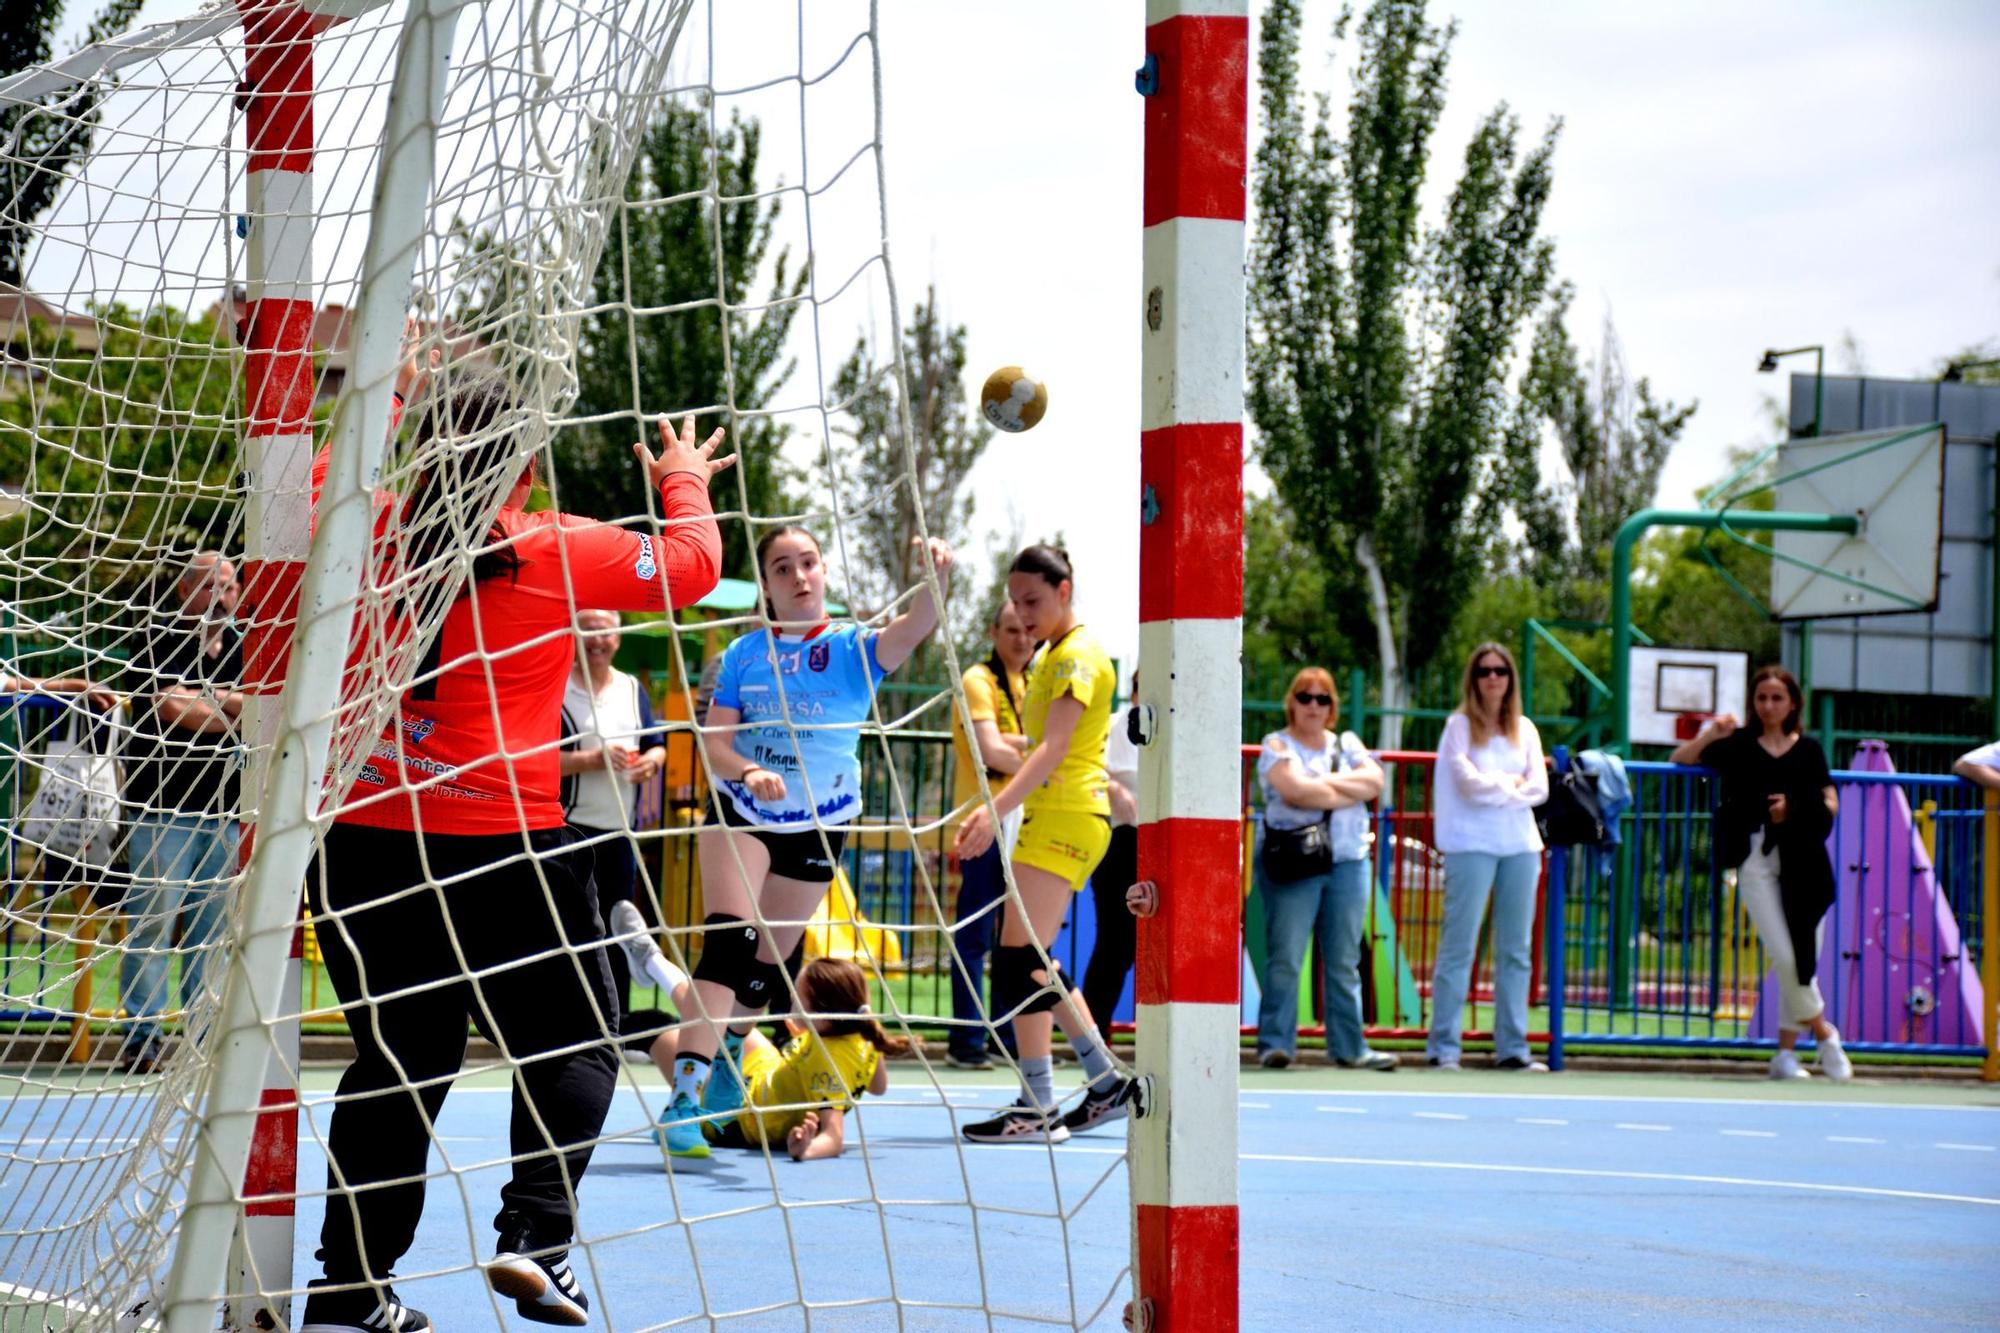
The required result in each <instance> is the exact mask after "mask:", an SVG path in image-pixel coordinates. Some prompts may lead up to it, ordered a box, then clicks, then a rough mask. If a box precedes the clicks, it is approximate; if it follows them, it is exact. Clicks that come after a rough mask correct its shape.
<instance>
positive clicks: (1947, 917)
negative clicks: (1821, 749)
mask: <svg viewBox="0 0 2000 1333" xmlns="http://www.w3.org/2000/svg"><path fill="white" fill-rule="evenodd" d="M1895 772H1896V766H1895V764H1894V762H1893V761H1891V759H1890V758H1889V748H1888V746H1886V745H1884V744H1883V743H1882V742H1881V741H1863V742H1862V743H1861V744H1860V746H1859V747H1858V748H1857V749H1856V751H1855V754H1854V761H1853V763H1852V764H1851V765H1850V771H1849V772H1847V773H1842V774H1840V775H1838V776H1837V778H1836V781H1837V782H1838V783H1839V787H1840V814H1839V816H1838V817H1837V819H1836V820H1835V823H1834V829H1833V833H1832V835H1831V836H1830V837H1828V839H1827V853H1828V855H1830V856H1831V857H1832V858H1833V866H1834V874H1835V877H1836V880H1837V883H1838V889H1837V897H1836V898H1835V901H1834V907H1833V910H1832V911H1830V912H1829V913H1828V914H1827V919H1826V922H1825V924H1824V925H1823V926H1822V927H1821V929H1820V951H1819V964H1818V972H1817V976H1818V979H1819V983H1820V989H1821V991H1822V992H1823V993H1824V994H1825V996H1826V1002H1827V1010H1828V1016H1829V1017H1830V1018H1831V1019H1832V1020H1833V1022H1834V1025H1835V1026H1836V1027H1838V1028H1839V1029H1840V1031H1841V1034H1842V1035H1843V1037H1845V1038H1846V1039H1847V1040H1849V1041H1853V1042H1860V1043H1870V1044H1875V1043H1882V1044H1894V1045H1920V1046H1973V1047H1976V1046H1982V1045H1984V1044H1985V1042H1984V1035H1985V1034H1984V1033H1983V1031H1982V1027H1981V1018H1982V1016H1983V1014H1984V1013H1985V1007H1984V1000H1985V991H1984V989H1983V988H1982V986H1981V984H1980V978H1979V972H1978V969H1977V968H1976V967H1975V966H1974V965H1973V960H1972V958H1971V955H1970V954H1969V953H1968V952H1967V949H1966V947H1965V946H1966V941H1965V939H1964V936H1963V934H1962V932H1961V930H1960V927H1959V921H1958V917H1957V914H1956V913H1955V912H1954V911H1953V910H1952V903H1951V901H1950V898H1949V896H1948V895H1947V894H1946V893H1945V892H1943V891H1942V889H1941V887H1940V883H1939V876H1938V872H1937V867H1936V866H1934V865H1933V864H1932V858H1931V854H1930V852H1929V850H1928V849H1927V848H1926V847H1925V845H1924V838H1923V835H1922V833H1921V832H1920V831H1919V829H1918V826H1917V821H1916V818H1915V816H1914V814H1913V812H1912V810H1911V807H1910V795H1909V793H1910V788H1909V787H1908V786H1906V785H1905V784H1904V783H1897V782H1891V781H1885V780H1877V781H1868V780H1866V779H1861V780H1856V775H1859V774H1871V775H1873V774H1881V775H1894V774H1895ZM1953 813H1954V812H1937V811H1935V810H1934V811H1933V812H1932V814H1931V820H1932V824H1933V828H1934V829H1936V830H1937V833H1936V834H1935V835H1934V836H1938V837H1940V839H1941V840H1942V841H1943V842H1944V846H1945V849H1946V854H1949V851H1950V849H1951V848H1952V846H1953V845H1954V844H1955V843H1956V842H1958V841H1961V840H1962V839H1960V838H1958V837H1955V836H1954V835H1956V834H1958V833H1960V832H1961V830H1959V829H1958V828H1956V827H1955V826H1954V825H1953V824H1952V823H1948V822H1945V821H1947V820H1950V819H1951V818H1952V814H1953ZM1962 813H1976V812H1962ZM1958 822H1964V821H1962V820H1961V821H1958ZM1973 827H1974V828H1975V829H1976V824H1974V825H1973ZM1965 868H1966V869H1967V870H1969V869H1970V868H1971V867H1970V863H1969V859H1968V862H1967V864H1966V867H1965ZM1968 887H1969V888H1970V889H1971V891H1972V892H1973V893H1974V894H1975V895H1976V894H1977V892H1978V887H1979V886H1978V885H1977V883H1976V882H1975V883H1973V884H1971V885H1969V886H1968ZM1777 1013H1778V999H1777V981H1776V977H1775V974H1773V973H1771V972H1766V973H1765V975H1764V979H1763V983H1762V986H1761V988H1760V990H1759V994H1758V999H1757V1012H1756V1016H1755V1017H1754V1018H1753V1019H1752V1020H1751V1024H1750V1032H1749V1035H1750V1036H1752V1037H1757V1038H1770V1037H1776V1036H1777V1018H1776V1015H1777Z"/></svg>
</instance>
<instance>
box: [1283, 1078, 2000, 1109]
mask: <svg viewBox="0 0 2000 1333" xmlns="http://www.w3.org/2000/svg"><path fill="white" fill-rule="evenodd" d="M1420 1077H1421V1076H1420ZM1246 1091H1253V1092H1254V1093H1255V1094H1256V1095H1257V1096H1259V1097H1343V1098H1346V1097H1418V1098H1429V1099H1431V1100H1434V1101H1450V1100H1461V1099H1462V1100H1467V1101H1482V1102H1643V1103H1646V1104H1648V1105H1652V1106H1660V1105H1668V1106H1776V1107H1785V1108H1788V1109H1791V1110H1799V1111H1824V1110H1826V1109H1827V1108H1828V1107H1841V1108H1846V1107H1860V1108H1864V1109H1867V1110H1871V1111H1976V1112H1980V1113H1983V1114H1985V1115H2000V1102H1995V1103H1994V1104H1992V1105H1981V1104H1967V1105H1963V1106H1960V1105H1953V1104H1951V1103H1945V1102H1850V1101H1848V1100H1846V1099H1845V1098H1842V1097H1837V1096H1828V1097H1825V1098H1817V1099H1815V1100H1812V1101H1793V1100H1791V1099H1789V1098H1785V1099H1779V1098H1770V1099H1766V1098H1763V1097H1642V1096H1628V1095H1623V1094H1618V1093H1600V1092H1389V1091H1374V1090H1370V1091H1362V1090H1360V1089H1358V1088H1357V1089H1348V1088H1265V1087H1258V1088H1255V1089H1246Z"/></svg>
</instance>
